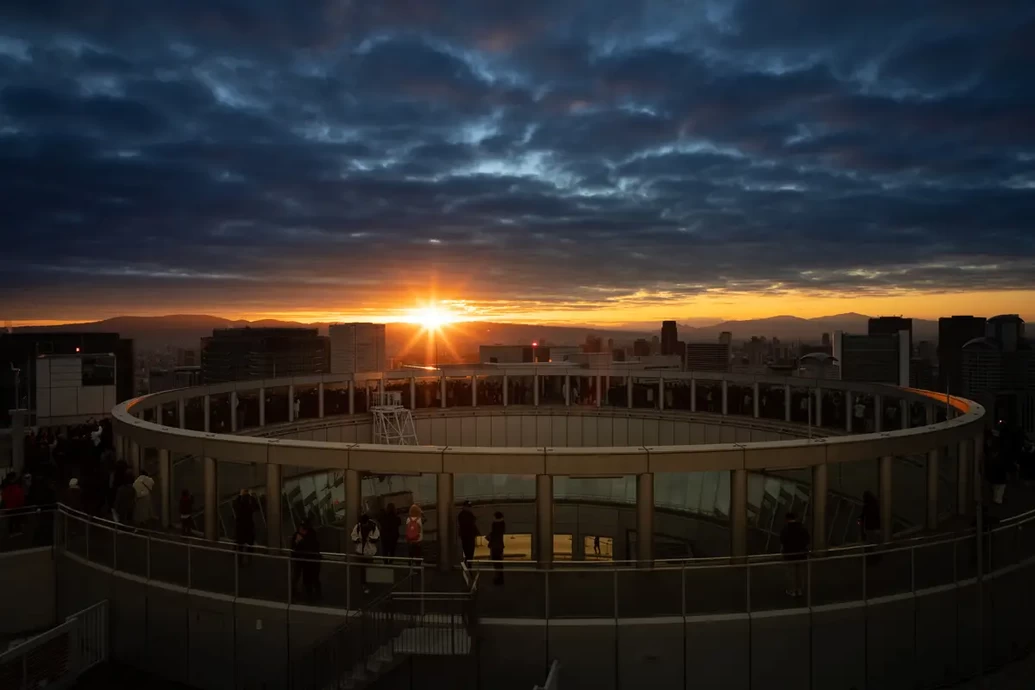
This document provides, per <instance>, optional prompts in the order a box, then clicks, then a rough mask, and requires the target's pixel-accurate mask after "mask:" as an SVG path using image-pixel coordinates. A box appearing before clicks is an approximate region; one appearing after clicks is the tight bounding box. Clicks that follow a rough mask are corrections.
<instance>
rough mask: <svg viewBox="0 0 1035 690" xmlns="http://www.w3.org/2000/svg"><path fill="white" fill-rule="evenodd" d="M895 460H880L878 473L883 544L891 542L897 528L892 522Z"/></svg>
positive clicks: (885, 456) (889, 456)
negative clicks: (893, 465)
mask: <svg viewBox="0 0 1035 690" xmlns="http://www.w3.org/2000/svg"><path fill="white" fill-rule="evenodd" d="M894 461H895V458H894V457H893V456H891V455H883V456H881V459H880V469H879V471H878V481H879V484H880V540H881V543H884V544H886V543H888V542H890V541H891V539H892V536H893V535H894V533H895V527H894V524H893V521H892V506H893V503H892V499H891V495H892V490H893V489H892V486H893V483H892V479H891V472H892V463H894Z"/></svg>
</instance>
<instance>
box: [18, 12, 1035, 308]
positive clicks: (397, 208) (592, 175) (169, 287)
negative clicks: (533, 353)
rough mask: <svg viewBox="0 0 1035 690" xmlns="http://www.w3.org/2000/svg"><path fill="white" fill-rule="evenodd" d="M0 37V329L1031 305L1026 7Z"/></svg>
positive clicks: (391, 17)
mask: <svg viewBox="0 0 1035 690" xmlns="http://www.w3.org/2000/svg"><path fill="white" fill-rule="evenodd" d="M0 27H3V28H2V29H0V179H3V180H4V181H5V184H4V185H3V186H0V206H2V208H3V209H4V222H3V224H2V225H0V240H2V242H3V246H4V248H5V251H4V252H3V253H2V254H0V301H2V302H4V303H6V304H12V303H13V304H26V305H34V306H33V307H32V309H37V308H40V309H43V308H46V309H52V310H60V309H71V308H79V306H80V305H81V304H83V303H85V302H88V301H90V300H101V299H105V300H112V301H113V302H117V303H125V302H127V301H129V300H131V299H135V298H136V296H144V297H146V299H148V300H149V303H153V304H155V305H160V304H167V303H168V304H173V303H178V304H180V305H182V303H183V301H184V299H185V298H184V295H188V296H189V297H187V298H186V299H197V300H198V301H199V305H204V304H205V303H211V304H218V305H224V307H225V308H228V309H231V308H232V309H239V310H242V311H246V310H255V309H256V308H257V307H256V305H264V306H263V307H262V308H261V309H259V310H266V311H277V310H285V309H290V308H298V309H303V310H304V309H307V308H324V307H325V306H326V305H327V304H328V303H332V304H340V305H342V308H343V309H345V308H347V307H348V304H347V303H351V304H352V306H353V307H360V306H362V305H363V304H366V303H369V302H371V301H372V300H375V299H377V298H378V296H379V295H380V294H383V291H384V286H383V285H382V284H381V281H387V282H390V284H391V285H392V289H393V290H398V289H410V290H414V291H420V290H423V289H424V288H426V287H427V285H428V284H429V281H430V280H431V279H432V278H433V277H435V276H437V280H438V281H439V282H441V283H443V284H450V283H453V284H459V285H461V286H462V288H463V290H464V291H465V292H466V293H467V294H469V295H470V297H471V298H472V299H475V300H485V301H493V300H500V299H524V300H528V301H529V302H530V303H534V304H538V305H542V304H555V303H565V304H572V303H584V304H591V303H600V302H607V301H609V300H610V301H614V300H619V299H626V300H628V299H631V298H630V296H631V295H634V294H641V295H643V294H646V295H653V296H654V297H651V298H650V299H657V300H658V301H666V300H677V299H680V298H682V297H684V296H689V295H694V294H698V293H700V292H701V291H703V290H706V289H710V288H723V289H727V290H730V291H735V292H750V291H762V290H784V289H806V290H816V291H845V292H852V293H858V292H873V293H880V292H883V291H890V290H895V289H902V288H905V289H910V288H915V289H922V290H955V289H968V290H974V289H982V288H995V289H1011V288H1025V287H1030V285H1031V278H1032V276H1033V275H1035V239H1033V237H1035V232H1033V230H1032V218H1035V95H1033V94H1035V90H1033V89H1031V88H1030V71H1031V65H1032V64H1033V61H1035V52H1033V51H1035V49H1033V47H1032V46H1035V7H1033V6H1032V5H1031V4H1030V3H1019V2H1007V1H1006V0H993V1H989V2H982V3H973V2H964V1H963V0H948V1H947V2H944V3H940V4H939V6H938V10H937V12H934V11H932V10H931V9H930V7H929V5H928V4H927V3H920V2H913V1H911V0H900V1H899V2H894V3H891V2H889V3H876V4H874V3H872V2H866V3H864V2H862V1H861V0H858V1H856V0H846V2H840V3H829V2H825V1H820V0H792V1H789V2H785V3H772V2H769V1H768V0H720V1H718V2H713V3H701V4H698V5H694V6H693V7H691V8H687V7H684V6H682V4H681V3H668V2H655V1H653V0H649V1H646V2H642V3H633V2H588V1H584V0H565V1H561V2H556V1H551V2H546V1H545V0H542V1H539V0H537V1H535V2H524V3H497V2H485V1H484V0H421V1H420V2H415V1H413V0H382V1H381V2H367V1H366V0H318V1H314V2H311V3H305V4H304V7H303V6H300V5H298V4H297V3H289V2H286V1H283V0H252V1H250V2H244V1H243V0H205V1H202V0H186V1H184V0H176V1H175V2H174V1H173V0H152V2H146V3H141V2H131V1H130V0H97V1H95V2H91V3H82V2H72V1H70V0H33V1H32V2H9V3H5V4H4V5H3V7H2V8H0ZM372 278H374V279H373V280H372ZM127 295H132V296H133V297H127ZM26 296H27V297H30V298H32V299H30V300H26V299H25V297H26ZM8 297H10V298H11V299H8ZM637 299H640V298H637ZM206 301H208V302H206ZM233 305H237V306H236V307H234V306H233ZM156 308H157V307H156ZM19 309H22V307H19ZM26 309H28V307H26ZM30 315H31V314H30V313H29V312H28V311H26V312H25V313H24V314H23V313H20V312H19V314H17V315H14V316H20V317H26V316H30Z"/></svg>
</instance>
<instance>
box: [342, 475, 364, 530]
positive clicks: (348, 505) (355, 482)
mask: <svg viewBox="0 0 1035 690" xmlns="http://www.w3.org/2000/svg"><path fill="white" fill-rule="evenodd" d="M362 514H363V487H362V485H361V484H360V480H359V471H358V470H345V529H347V530H349V531H350V532H351V531H352V528H353V527H355V526H356V523H357V522H359V516H360V515H362Z"/></svg>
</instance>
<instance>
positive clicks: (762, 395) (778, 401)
mask: <svg viewBox="0 0 1035 690" xmlns="http://www.w3.org/2000/svg"><path fill="white" fill-rule="evenodd" d="M758 395H759V401H758V414H759V416H760V417H762V418H763V419H775V420H779V421H783V420H784V419H785V417H784V415H785V414H786V412H785V411H784V403H785V402H786V401H785V400H784V387H783V386H773V385H770V384H766V383H761V384H759V386H758Z"/></svg>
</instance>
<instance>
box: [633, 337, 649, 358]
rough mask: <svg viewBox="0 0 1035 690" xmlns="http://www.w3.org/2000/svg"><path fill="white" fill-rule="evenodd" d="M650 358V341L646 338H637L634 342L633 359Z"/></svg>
mask: <svg viewBox="0 0 1035 690" xmlns="http://www.w3.org/2000/svg"><path fill="white" fill-rule="evenodd" d="M648 356H650V341H649V340H647V339H646V338H637V339H636V340H634V341H633V357H648Z"/></svg>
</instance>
